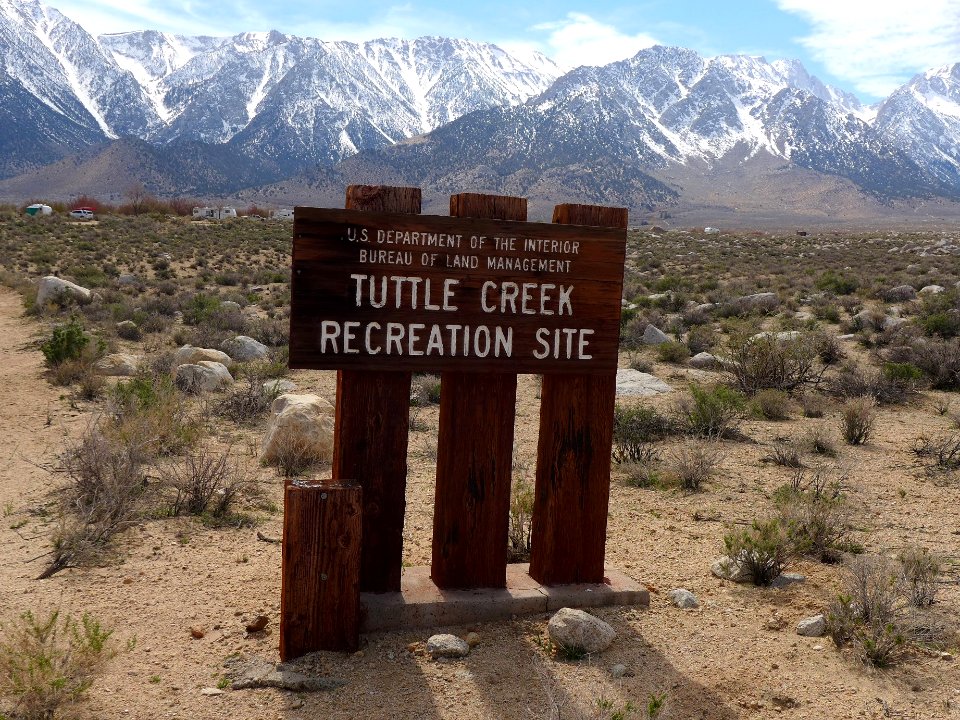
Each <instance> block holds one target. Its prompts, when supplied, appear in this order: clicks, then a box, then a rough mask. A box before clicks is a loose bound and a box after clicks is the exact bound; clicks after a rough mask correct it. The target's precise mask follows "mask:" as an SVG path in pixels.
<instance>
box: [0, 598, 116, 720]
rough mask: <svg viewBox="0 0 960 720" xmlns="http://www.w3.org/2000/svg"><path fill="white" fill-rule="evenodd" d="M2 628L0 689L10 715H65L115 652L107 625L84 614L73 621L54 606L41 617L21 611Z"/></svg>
mask: <svg viewBox="0 0 960 720" xmlns="http://www.w3.org/2000/svg"><path fill="white" fill-rule="evenodd" d="M2 632H3V634H2V637H0V695H3V696H6V697H10V698H12V699H13V701H14V704H13V706H12V709H11V715H10V717H11V718H15V719H16V720H51V719H52V718H60V717H65V716H66V715H65V712H66V711H69V710H72V709H73V708H72V706H73V705H75V704H76V703H77V702H78V701H80V700H81V699H82V698H83V695H84V694H85V693H86V691H87V689H88V688H89V687H90V686H91V685H92V684H93V681H94V678H95V677H96V675H97V673H98V672H99V670H100V668H101V666H102V665H103V663H105V662H106V661H107V660H109V659H110V658H111V657H113V655H114V654H115V653H114V651H113V650H112V649H111V648H110V647H109V645H108V641H109V639H110V636H111V634H112V631H110V630H105V629H104V628H103V627H101V626H100V623H98V622H97V621H96V620H94V619H93V618H92V617H90V616H89V615H86V614H84V615H83V617H81V619H80V621H79V622H78V621H76V620H75V619H74V618H72V617H71V616H70V615H64V616H61V614H60V612H59V611H54V612H52V613H50V615H49V616H48V617H47V618H46V619H40V618H37V617H36V616H34V614H33V613H32V612H30V611H27V612H25V613H23V614H22V615H20V617H19V618H18V619H17V620H16V621H13V622H9V623H5V624H4V625H3V626H2ZM0 717H7V716H6V715H4V714H3V713H0Z"/></svg>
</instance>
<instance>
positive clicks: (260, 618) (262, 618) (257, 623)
mask: <svg viewBox="0 0 960 720" xmlns="http://www.w3.org/2000/svg"><path fill="white" fill-rule="evenodd" d="M269 622H270V618H268V617H267V616H266V615H257V617H256V618H254V620H253V622H251V623H247V632H249V633H255V632H260V631H261V630H263V629H264V628H265V627H267V623H269Z"/></svg>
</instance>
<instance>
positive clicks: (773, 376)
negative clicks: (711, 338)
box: [725, 333, 823, 394]
mask: <svg viewBox="0 0 960 720" xmlns="http://www.w3.org/2000/svg"><path fill="white" fill-rule="evenodd" d="M725 368H726V369H727V371H728V372H730V373H731V374H732V375H733V380H734V383H735V384H736V386H737V387H738V388H740V390H742V391H743V392H745V393H747V394H753V393H756V392H758V391H760V390H764V389H768V388H769V389H773V390H783V391H785V392H790V391H792V390H795V389H797V388H799V387H802V386H804V385H815V384H816V383H818V382H819V381H820V377H821V375H822V373H823V371H822V370H818V368H817V350H816V346H815V344H814V343H813V342H812V341H811V338H810V337H808V336H807V335H805V334H803V333H800V334H798V335H795V336H792V337H782V336H778V335H776V334H774V333H763V334H760V335H759V336H747V335H741V336H739V337H736V338H733V339H732V340H731V341H730V348H729V358H728V361H727V363H726V364H725Z"/></svg>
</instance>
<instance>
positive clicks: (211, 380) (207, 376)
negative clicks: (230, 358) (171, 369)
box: [176, 360, 233, 392]
mask: <svg viewBox="0 0 960 720" xmlns="http://www.w3.org/2000/svg"><path fill="white" fill-rule="evenodd" d="M176 383H177V387H179V388H181V389H182V390H185V391H187V392H198V391H207V392H209V391H214V390H220V389H221V388H223V387H226V386H227V385H233V375H231V374H230V371H229V370H227V367H226V365H224V364H223V363H219V362H213V361H211V360H200V361H199V362H197V363H190V364H186V365H179V366H178V367H177V371H176Z"/></svg>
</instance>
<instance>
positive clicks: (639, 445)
mask: <svg viewBox="0 0 960 720" xmlns="http://www.w3.org/2000/svg"><path fill="white" fill-rule="evenodd" d="M673 432H674V427H673V423H672V422H671V421H670V419H669V418H667V417H665V416H664V415H661V414H660V413H659V412H657V411H656V410H655V409H654V408H651V407H645V406H643V405H620V404H617V406H616V407H615V408H614V411H613V461H614V462H616V463H629V462H646V461H649V460H650V458H651V447H650V443H652V442H656V441H657V440H662V439H663V438H665V437H667V436H668V435H670V434H672V433H673Z"/></svg>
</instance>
